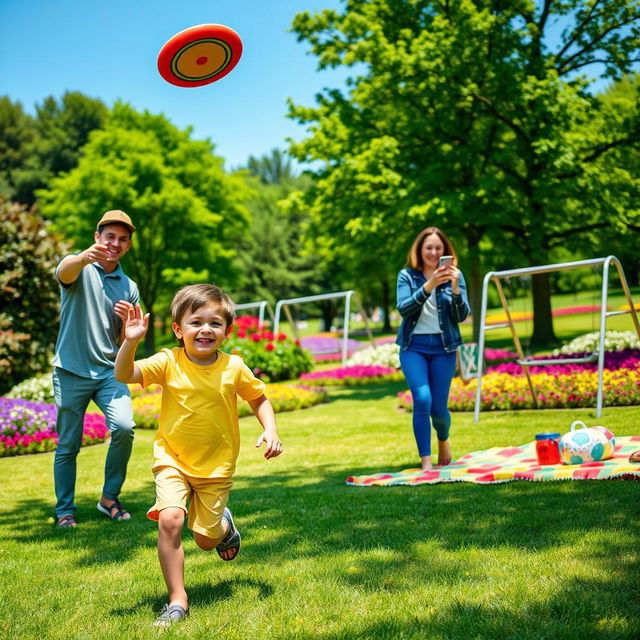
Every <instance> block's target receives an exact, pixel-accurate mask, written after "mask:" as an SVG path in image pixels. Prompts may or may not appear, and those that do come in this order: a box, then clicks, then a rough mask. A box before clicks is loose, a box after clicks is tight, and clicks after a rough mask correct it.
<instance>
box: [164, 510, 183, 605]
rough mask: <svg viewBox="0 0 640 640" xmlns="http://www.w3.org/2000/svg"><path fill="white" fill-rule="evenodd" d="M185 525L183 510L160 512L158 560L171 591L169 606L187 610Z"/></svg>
mask: <svg viewBox="0 0 640 640" xmlns="http://www.w3.org/2000/svg"><path fill="white" fill-rule="evenodd" d="M183 525H184V511H183V510H182V509H178V508H177V507H169V508H167V509H163V510H162V511H161V512H160V520H159V522H158V558H159V559H160V567H161V568H162V575H163V576H164V581H165V583H166V585H167V590H168V591H169V606H171V605H174V604H179V605H180V606H181V607H183V608H184V609H185V610H187V609H188V602H187V592H186V591H185V589H184V549H183V547H182V527H183Z"/></svg>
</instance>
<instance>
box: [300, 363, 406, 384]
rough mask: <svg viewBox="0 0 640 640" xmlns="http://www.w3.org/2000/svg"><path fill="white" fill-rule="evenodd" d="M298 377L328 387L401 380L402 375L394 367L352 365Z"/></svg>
mask: <svg viewBox="0 0 640 640" xmlns="http://www.w3.org/2000/svg"><path fill="white" fill-rule="evenodd" d="M300 379H301V380H303V381H305V382H307V381H309V382H313V383H314V384H319V385H320V386H323V387H328V386H351V385H361V384H370V383H372V382H390V381H396V380H402V379H403V375H402V373H401V372H400V371H398V370H397V369H395V368H394V367H383V366H376V365H354V366H349V367H338V368H337V369H328V370H326V371H314V372H313V373H304V374H302V375H301V376H300Z"/></svg>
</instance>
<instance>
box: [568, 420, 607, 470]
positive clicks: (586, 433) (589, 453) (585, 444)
mask: <svg viewBox="0 0 640 640" xmlns="http://www.w3.org/2000/svg"><path fill="white" fill-rule="evenodd" d="M576 427H578V428H576ZM605 432H606V433H605ZM609 435H610V437H609ZM614 447H615V438H614V436H613V433H611V431H609V429H606V428H605V427H587V425H586V424H585V423H584V422H582V421H581V420H576V421H575V422H574V423H573V424H572V425H571V431H570V432H569V433H567V434H565V435H564V436H562V438H560V445H559V449H560V459H561V460H562V462H563V463H564V464H583V463H585V462H597V461H599V460H606V459H607V458H611V457H612V456H613V450H614Z"/></svg>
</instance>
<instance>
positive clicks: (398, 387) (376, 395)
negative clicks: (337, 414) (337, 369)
mask: <svg viewBox="0 0 640 640" xmlns="http://www.w3.org/2000/svg"><path fill="white" fill-rule="evenodd" d="M407 388H408V387H407V383H406V382H404V381H398V382H380V383H377V384H366V385H365V384H363V385H360V386H353V387H339V386H336V387H326V389H327V391H328V392H329V396H330V398H332V399H334V400H337V399H340V400H380V399H381V398H386V397H388V396H396V395H398V393H399V392H400V391H406V390H407Z"/></svg>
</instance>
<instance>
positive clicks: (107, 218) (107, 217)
mask: <svg viewBox="0 0 640 640" xmlns="http://www.w3.org/2000/svg"><path fill="white" fill-rule="evenodd" d="M114 223H117V224H123V225H124V226H125V227H128V228H129V230H130V231H131V233H133V232H134V231H135V230H136V228H135V227H134V226H133V222H131V218H130V217H129V216H128V215H127V214H126V213H125V212H124V211H120V210H119V209H114V210H113V211H107V212H106V213H105V214H104V215H103V216H102V218H100V222H98V226H97V229H98V230H100V227H103V226H104V225H106V224H114Z"/></svg>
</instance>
